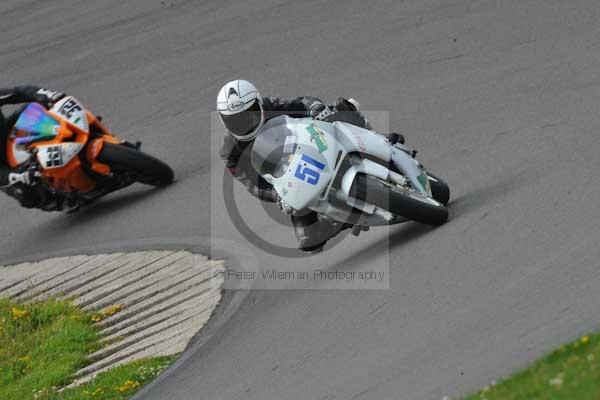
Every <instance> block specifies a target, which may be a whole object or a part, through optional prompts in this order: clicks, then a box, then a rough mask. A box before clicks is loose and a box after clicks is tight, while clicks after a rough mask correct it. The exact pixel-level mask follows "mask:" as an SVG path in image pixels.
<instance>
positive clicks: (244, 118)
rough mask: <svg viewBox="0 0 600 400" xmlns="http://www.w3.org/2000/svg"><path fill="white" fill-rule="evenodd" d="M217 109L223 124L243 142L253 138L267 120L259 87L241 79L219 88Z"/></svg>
mask: <svg viewBox="0 0 600 400" xmlns="http://www.w3.org/2000/svg"><path fill="white" fill-rule="evenodd" d="M217 111H218V112H219V116H220V117H221V121H222V122H223V125H225V127H226V128H227V129H228V130H229V132H231V134H232V135H233V136H234V137H235V138H237V139H238V140H240V141H242V142H246V141H249V140H253V139H254V138H255V137H256V136H257V135H258V132H259V131H260V129H261V128H262V125H263V124H264V122H265V113H264V111H263V107H262V98H261V97H260V93H259V92H258V89H256V87H255V86H254V85H253V84H251V83H250V82H248V81H244V80H241V79H240V80H235V81H231V82H228V83H226V84H225V86H223V87H222V88H221V90H219V95H218V96H217Z"/></svg>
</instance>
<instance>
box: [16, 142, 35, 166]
mask: <svg viewBox="0 0 600 400" xmlns="http://www.w3.org/2000/svg"><path fill="white" fill-rule="evenodd" d="M12 151H13V155H14V156H15V160H16V161H17V165H20V164H22V163H24V162H25V161H27V160H29V157H31V154H30V153H29V151H27V150H26V149H24V148H23V146H19V145H18V144H17V143H15V142H13V144H12Z"/></svg>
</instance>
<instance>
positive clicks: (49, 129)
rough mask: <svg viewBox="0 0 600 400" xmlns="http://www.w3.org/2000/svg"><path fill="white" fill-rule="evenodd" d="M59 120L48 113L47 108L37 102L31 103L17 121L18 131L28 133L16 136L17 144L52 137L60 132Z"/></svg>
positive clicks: (16, 127)
mask: <svg viewBox="0 0 600 400" xmlns="http://www.w3.org/2000/svg"><path fill="white" fill-rule="evenodd" d="M59 126H60V124H59V122H58V121H57V120H56V119H54V118H52V117H51V116H50V115H48V114H47V113H46V109H45V108H44V107H42V106H41V105H39V104H37V103H31V104H29V105H28V106H27V107H26V108H25V109H24V110H23V111H22V112H21V114H20V115H19V119H17V122H16V123H15V129H16V130H17V131H23V132H25V133H26V134H27V135H26V136H20V137H17V138H16V143H17V144H26V143H31V142H34V141H37V140H47V139H52V138H53V137H55V136H56V135H57V134H58V128H59Z"/></svg>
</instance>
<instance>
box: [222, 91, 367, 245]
mask: <svg viewBox="0 0 600 400" xmlns="http://www.w3.org/2000/svg"><path fill="white" fill-rule="evenodd" d="M217 111H218V112H219V116H220V117H221V121H222V122H223V125H225V127H226V128H227V130H228V131H229V134H228V135H226V136H225V138H224V140H223V144H222V146H221V150H220V155H221V158H222V159H223V161H224V162H225V166H226V168H227V169H228V170H229V171H230V172H231V173H232V175H233V176H234V177H235V178H236V179H238V180H240V181H241V182H242V183H243V184H244V185H245V186H246V187H247V188H248V191H249V192H250V193H252V194H253V195H254V196H256V197H258V198H260V199H261V200H263V201H268V202H277V203H278V205H279V207H280V208H281V209H282V210H283V211H286V212H288V213H291V217H292V223H293V225H294V229H295V233H296V238H297V239H298V242H299V245H300V249H301V250H304V251H319V250H321V249H322V248H323V246H324V245H325V243H327V241H328V240H329V239H331V238H332V237H334V236H335V235H337V234H338V233H339V232H340V231H341V230H342V229H344V228H346V227H347V225H345V224H340V223H335V222H334V221H330V220H326V219H323V218H319V216H318V214H317V213H316V212H314V211H310V210H290V209H289V207H288V206H286V205H285V204H284V203H283V202H282V201H281V199H280V198H279V196H278V195H277V193H276V192H275V190H274V189H273V187H272V186H271V185H270V184H269V183H267V182H266V181H265V180H264V179H263V178H262V177H260V176H258V175H257V173H256V172H255V171H254V168H253V167H252V165H251V164H250V154H249V151H245V150H246V149H247V148H248V150H249V149H250V147H248V146H249V145H250V144H251V143H252V142H253V141H254V139H255V138H256V137H257V136H258V134H259V133H260V131H261V129H262V127H263V125H264V123H265V121H267V120H269V119H271V118H274V117H277V116H280V115H287V116H289V117H297V118H303V117H313V118H315V119H319V120H324V121H328V122H333V121H345V122H348V123H351V124H354V125H357V126H360V127H361V128H367V129H371V126H370V125H369V122H368V121H367V119H366V118H364V116H363V115H362V114H361V113H360V112H359V111H358V103H356V101H354V100H352V99H351V100H346V99H344V98H342V97H340V98H339V99H338V101H337V103H336V104H335V105H332V106H328V105H326V104H325V103H323V102H322V101H321V100H319V99H318V98H316V97H298V98H295V99H293V100H289V101H283V100H281V99H279V98H274V97H261V95H260V93H259V92H258V90H257V89H256V87H255V86H254V85H253V84H252V83H250V82H248V81H245V80H234V81H231V82H228V83H227V84H225V86H223V87H222V88H221V90H220V91H219V94H218V97H217Z"/></svg>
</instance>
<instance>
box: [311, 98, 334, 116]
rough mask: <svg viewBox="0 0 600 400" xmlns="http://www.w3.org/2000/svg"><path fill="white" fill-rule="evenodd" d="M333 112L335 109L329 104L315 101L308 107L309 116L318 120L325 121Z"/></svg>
mask: <svg viewBox="0 0 600 400" xmlns="http://www.w3.org/2000/svg"><path fill="white" fill-rule="evenodd" d="M334 112H335V110H333V109H332V108H331V107H330V106H328V105H326V104H323V103H321V102H317V101H315V102H314V103H313V104H311V105H310V109H309V113H310V116H311V117H313V118H314V119H317V120H319V121H325V120H326V119H327V118H328V117H330V116H331V115H333V113H334Z"/></svg>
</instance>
